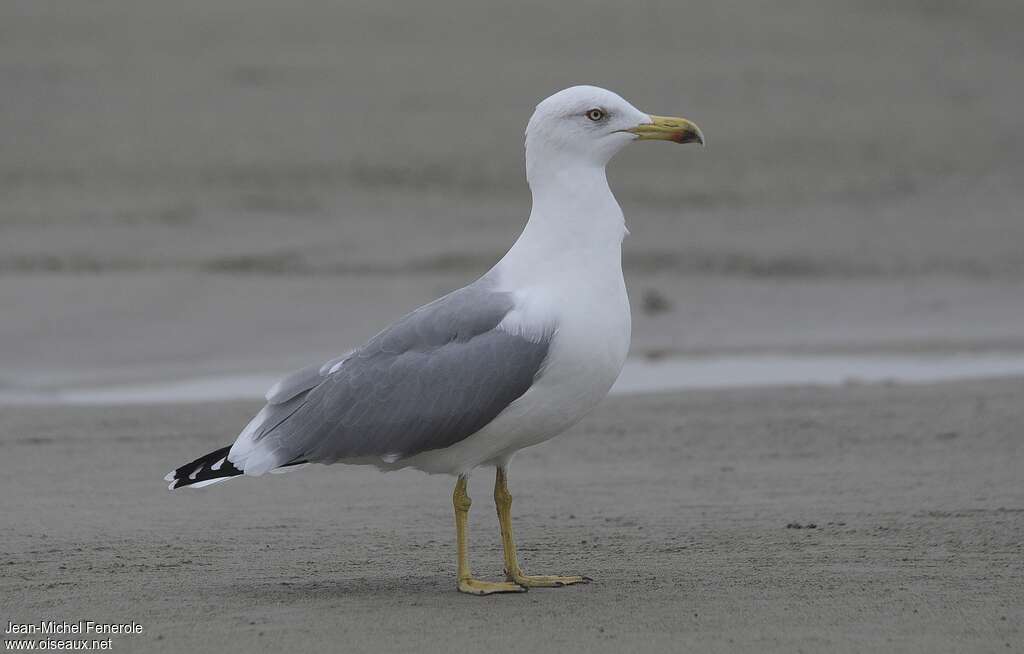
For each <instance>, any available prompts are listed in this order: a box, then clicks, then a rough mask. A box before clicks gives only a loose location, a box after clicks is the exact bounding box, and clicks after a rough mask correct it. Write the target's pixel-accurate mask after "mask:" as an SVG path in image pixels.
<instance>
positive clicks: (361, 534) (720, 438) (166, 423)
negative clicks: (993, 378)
mask: <svg viewBox="0 0 1024 654" xmlns="http://www.w3.org/2000/svg"><path fill="white" fill-rule="evenodd" d="M1022 394H1024V383H1022V382H1020V381H1005V382H978V383H958V384H940V385H933V386H920V387H886V386H872V387H848V388H841V389H830V390H823V389H776V390H771V391H731V392H695V393H688V394H686V395H652V396H642V397H630V398H611V399H609V400H608V401H606V402H605V403H604V404H603V405H602V406H601V407H600V408H599V409H598V410H597V411H596V412H595V413H593V414H592V415H591V416H589V417H588V418H586V419H585V420H584V421H583V422H582V423H581V424H580V425H578V426H577V427H576V428H574V429H573V430H572V431H571V432H569V433H567V434H566V435H564V436H562V437H560V438H558V439H555V440H554V441H551V442H549V443H547V444H545V445H542V446H540V447H538V448H534V449H531V450H526V451H524V452H522V453H521V454H520V455H519V457H518V458H517V460H516V461H515V463H514V464H513V467H512V474H511V480H512V490H513V494H514V495H515V504H514V513H515V514H516V523H515V524H516V527H517V529H518V540H519V543H520V549H521V552H522V558H523V560H524V564H525V566H526V567H527V569H528V570H533V571H537V572H542V571H543V572H566V573H577V572H584V573H586V574H589V575H591V576H592V577H594V579H595V582H594V583H593V584H591V585H589V586H585V587H570V588H563V589H551V590H534V591H531V592H529V593H527V594H524V595H518V596H501V597H489V598H477V597H469V596H464V595H460V594H458V593H457V592H455V590H454V586H453V584H454V577H453V573H454V548H453V526H452V517H451V508H450V499H449V496H450V491H451V488H450V486H451V481H450V480H449V479H448V478H446V477H428V476H426V475H423V474H421V473H416V472H401V473H392V474H386V475H385V474H382V473H378V472H375V471H371V470H368V469H363V468H351V467H337V466H336V467H321V466H316V467H313V468H308V469H305V470H303V471H298V472H295V473H293V474H289V475H283V476H273V477H267V478H262V479H240V480H234V481H232V482H229V483H228V484H225V485H222V486H217V487H212V488H210V489H206V490H205V491H193V492H181V491H179V492H175V493H169V492H167V491H166V490H165V489H164V486H163V484H162V483H161V476H162V475H163V474H164V472H166V470H167V469H169V468H170V467H172V466H174V465H177V464H179V463H181V462H182V461H184V460H187V459H189V458H192V457H193V456H194V455H197V454H198V453H202V452H205V451H207V450H209V449H212V448H213V447H214V446H217V445H220V444H221V443H223V442H226V441H227V440H228V439H229V434H231V433H233V432H234V431H236V430H237V429H238V427H239V425H241V424H242V423H243V422H244V421H245V420H246V419H247V417H248V415H249V414H250V413H251V412H252V411H253V410H254V409H255V408H256V407H255V406H254V405H252V404H227V405H194V406H181V407H154V408H146V407H133V408H130V409H124V410H120V411H117V412H112V411H110V410H109V409H45V410H43V409H29V408H25V409H16V410H8V409H5V410H4V412H3V414H2V415H0V439H2V448H3V452H4V476H3V479H2V480H0V494H2V496H3V498H4V507H5V509H4V516H3V523H4V524H3V531H2V534H0V546H2V551H3V555H2V560H0V565H2V566H3V571H4V574H3V575H2V578H0V598H2V600H0V614H2V615H3V616H4V619H12V620H16V621H17V620H20V619H23V620H39V619H41V618H47V619H58V620H60V619H67V620H78V619H110V620H124V621H128V620H136V621H137V622H139V623H141V624H143V625H144V627H145V632H144V633H143V634H142V635H138V636H121V637H116V638H115V642H114V645H115V648H116V649H117V650H118V651H132V650H146V651H180V650H181V648H182V647H183V646H185V644H186V643H188V644H189V646H190V647H194V648H196V649H198V650H200V651H229V652H236V651H237V652H244V651H253V650H256V649H266V648H271V647H272V648H274V649H280V648H297V649H298V650H299V651H309V650H321V649H323V648H324V647H331V648H334V649H336V650H338V651H345V652H381V651H412V650H415V651H425V652H450V651H475V650H484V649H486V650H487V651H495V652H503V651H537V652H548V651H567V650H568V651H603V652H621V651H680V650H690V651H693V650H698V651H785V652H793V651H866V650H874V651H878V650H900V651H915V652H938V651H948V652H963V651H974V652H982V651H1019V650H1020V648H1022V647H1024V633H1022V629H1021V625H1022V621H1024V587H1022V585H1021V583H1020V580H1021V575H1022V574H1024V564H1022V561H1024V512H1022V509H1021V507H1022V506H1024V485H1022V483H1021V474H1020V473H1021V470H1022V469H1024V452H1022V449H1021V432H1020V425H1021V424H1024V404H1022V403H1021V402H1020V398H1021V396H1022ZM490 482H491V479H490V475H489V474H487V473H486V472H485V471H483V470H481V471H479V473H478V474H477V475H476V476H475V477H474V478H473V479H472V483H471V494H472V495H473V497H474V507H473V512H472V514H471V534H472V550H471V553H472V556H473V564H474V567H475V570H476V571H477V572H478V573H479V574H480V575H481V576H494V575H497V574H498V573H499V572H500V568H501V564H500V549H499V541H498V538H497V524H496V519H495V517H494V512H493V504H492V502H491V498H490V490H491V489H490ZM12 508H13V509H14V510H13V511H12ZM794 524H799V525H801V526H802V527H803V528H801V529H797V528H787V526H788V525H794ZM812 525H813V526H812Z"/></svg>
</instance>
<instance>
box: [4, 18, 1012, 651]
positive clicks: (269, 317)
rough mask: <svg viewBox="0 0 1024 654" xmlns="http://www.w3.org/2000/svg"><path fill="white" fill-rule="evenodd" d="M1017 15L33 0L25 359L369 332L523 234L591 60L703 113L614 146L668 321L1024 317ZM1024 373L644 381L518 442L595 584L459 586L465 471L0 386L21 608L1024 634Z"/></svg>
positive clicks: (647, 296)
mask: <svg viewBox="0 0 1024 654" xmlns="http://www.w3.org/2000/svg"><path fill="white" fill-rule="evenodd" d="M1022 21H1024V4H1022V3H1019V2H1000V1H995V0H991V1H990V0H981V1H976V2H951V1H950V2H947V1H937V0H913V1H908V2H900V3H885V2H876V1H856V2H855V1H845V0H843V1H840V0H836V1H832V2H818V1H814V0H786V1H785V2H777V3H772V5H771V6H770V7H768V6H767V5H762V4H757V3H749V2H742V1H738V0H717V1H715V2H707V3H696V2H687V3H681V2H675V1H674V0H672V1H669V0H665V1H661V0H655V1H652V2H644V3H639V4H638V3H622V2H597V1H589V0H587V1H582V2H576V1H567V2H557V3H552V2H547V1H545V2H540V1H537V2H527V3H506V4H503V5H498V4H494V3H479V2H471V1H469V0H445V1H443V2H432V3H420V4H412V3H404V4H402V5H398V4H393V3H383V2H378V1H377V0H354V1H351V2H336V1H335V0H310V1H308V2H302V3H281V2H280V1H279V0H244V1H242V0H183V1H179V2H170V3H168V2H164V3H157V2H148V3H140V2H137V1H136V0H102V1H95V2H87V3H82V2H79V3H47V2H39V1H38V0H10V1H7V2H4V3H2V5H0V391H5V392H6V391H10V392H14V393H17V392H18V391H19V390H29V391H33V390H43V391H45V390H48V389H60V388H63V387H68V386H76V387H81V386H88V385H89V384H94V383H107V382H109V383H114V382H120V383H126V382H132V381H134V380H163V379H174V378H178V377H195V376H200V375H217V374H233V373H238V374H248V373H251V372H254V371H263V370H278V369H287V368H289V367H298V366H302V365H305V364H307V363H310V362H311V361H313V360H317V359H321V360H322V359H324V358H327V357H330V356H335V355H338V354H340V353H342V352H344V351H346V350H347V349H349V348H351V347H353V346H355V345H358V344H359V343H360V342H361V341H362V340H363V339H365V338H366V337H368V336H370V335H371V334H373V333H375V332H376V331H377V330H379V329H380V328H381V327H382V326H383V325H384V324H385V323H386V322H387V321H389V320H392V319H394V318H396V317H397V316H399V315H401V314H403V313H405V312H406V311H408V310H410V309H412V308H414V307H415V306H417V305H418V304H420V303H423V302H426V301H429V300H431V299H433V298H435V297H437V296H438V295H439V294H441V293H444V292H446V291H448V290H451V289H453V288H456V287H458V286H460V285H462V284H465V283H466V282H469V281H471V280H473V279H474V278H475V277H476V276H478V275H480V274H481V273H483V272H485V271H486V270H487V269H488V268H489V267H490V266H491V265H492V264H493V262H494V261H495V260H496V259H497V258H498V257H499V256H500V255H501V254H502V253H503V252H504V251H505V250H506V249H507V248H508V247H509V246H510V245H511V243H512V242H513V239H514V238H515V236H516V234H517V233H518V232H519V230H520V229H521V228H522V225H523V223H524V221H525V219H526V216H527V215H528V212H529V195H528V192H527V189H526V186H525V180H524V179H523V165H522V138H523V137H522V132H523V128H524V126H525V124H526V120H527V118H528V116H529V114H530V112H531V111H532V109H533V106H534V105H535V104H536V102H537V101H539V100H540V99H542V98H543V97H545V96H547V95H549V94H550V93H552V92H554V91H556V90H558V89H560V88H562V87H565V86H568V85H570V84H577V83H594V84H598V85H603V86H607V87H609V88H611V89H614V90H616V91H619V92H620V93H622V94H623V95H624V96H625V97H626V98H628V99H629V100H631V101H632V102H634V103H635V104H636V105H637V106H639V107H640V108H642V109H644V110H646V111H650V112H653V113H660V114H670V115H671V114H682V115H685V116H687V117H689V118H692V119H693V120H695V121H696V122H698V123H699V124H700V125H701V127H702V129H703V131H704V133H705V134H706V135H707V137H708V144H709V146H708V147H707V148H704V149H699V148H678V147H670V146H668V145H665V144H638V145H637V146H635V147H633V148H630V149H628V150H627V151H626V152H624V153H623V154H622V155H621V156H620V157H619V158H617V159H616V161H615V162H613V164H612V166H611V168H610V170H609V179H610V183H611V185H612V187H613V189H614V191H615V192H616V196H617V197H618V199H619V201H620V203H621V205H622V207H623V209H624V211H625V214H626V217H627V222H628V225H629V228H630V229H631V231H632V235H631V236H630V237H629V238H628V239H627V240H626V241H625V244H624V268H625V271H626V275H627V284H628V286H629V290H630V297H631V302H632V304H633V316H634V339H633V350H632V352H633V354H634V355H635V356H640V357H643V356H647V357H651V358H656V359H659V358H663V357H669V356H673V355H701V356H702V355H712V356H714V355H720V354H735V353H739V354H763V353H773V352H783V353H822V354H830V353H844V354H850V355H859V354H870V353H896V354H901V353H917V352H926V353H927V352H935V353H940V354H943V353H956V352H963V351H970V352H1004V351H1015V352H1020V351H1024V329H1022V325H1024V250H1022V247H1021V243H1024V220H1022V219H1021V216H1022V207H1024V186H1022V185H1021V184H1020V180H1021V179H1024V138H1022V136H1021V135H1022V134H1024V112H1021V111H1020V107H1021V105H1022V103H1024V86H1022V85H1021V84H1019V83H1015V81H1016V80H1018V78H1019V77H1020V71H1021V70H1022V68H1024V45H1022V44H1024V41H1022V40H1021V38H1020V31H1021V30H1020V25H1021V24H1022ZM645 145H646V146H648V147H643V146H645ZM1022 396H1024V382H1021V381H998V382H997V381H992V382H971V383H955V384H941V385H933V386H921V387H892V386H871V387H858V386H852V387H844V388H836V389H830V390H822V389H818V390H809V389H802V390H801V389H775V390H771V391H767V390H746V391H715V392H693V393H685V394H677V395H670V394H669V395H666V394H663V395H655V396H642V397H628V398H626V397H622V398H612V399H610V400H609V401H608V402H606V403H605V404H603V405H602V406H601V407H600V408H599V409H598V410H597V411H596V412H595V413H594V414H593V415H592V416H590V417H589V418H587V419H586V420H585V421H584V422H583V423H582V424H581V425H579V426H578V427H576V428H575V429H574V430H573V431H572V433H570V434H568V435H566V436H564V437H563V438H561V439H558V440H556V441H554V442H552V443H549V444H547V445H544V446H542V447H540V448H538V449H536V450H531V451H527V452H524V453H522V455H521V456H520V458H519V460H518V461H517V464H516V465H515V466H514V467H513V470H512V486H513V493H514V494H515V496H516V504H515V512H516V514H517V515H518V519H517V523H516V524H517V528H518V534H519V540H520V545H521V551H522V553H523V558H524V559H525V561H526V563H527V565H528V567H529V569H531V570H535V571H538V572H567V573H571V572H584V573H586V574H589V575H591V576H593V577H594V578H595V579H596V580H597V581H596V582H595V583H594V584H593V585H590V586H587V587H582V588H567V589H561V590H555V591H534V592H530V593H528V594H526V595H523V596H517V597H496V598H486V599H483V600H481V599H479V598H471V597H464V596H460V595H458V594H456V593H455V592H454V591H453V576H452V575H453V570H454V555H453V547H452V538H453V534H452V531H453V529H452V525H451V522H452V519H451V510H450V503H449V494H450V491H451V489H450V481H449V480H447V479H442V478H431V477H426V476H422V475H419V474H417V473H398V474H393V475H389V476H385V475H380V474H378V473H375V472H373V471H369V470H363V469H340V468H332V469H326V468H315V469H312V470H308V471H304V472H302V473H296V474H294V475H286V476H284V477H280V478H279V477H273V478H267V479H261V480H258V481H256V480H238V481H234V482H231V483H230V484H227V485H224V486H221V487H215V488H211V489H209V491H207V492H199V493H174V494H169V493H167V492H166V491H165V490H164V486H163V485H162V484H161V481H160V480H161V478H162V476H163V475H164V473H166V472H167V470H168V469H170V468H171V467H173V466H176V465H179V464H181V463H183V462H184V461H186V460H189V459H191V458H194V457H195V456H197V455H199V454H202V453H204V452H206V451H207V450H209V449H212V448H213V447H214V446H220V445H222V444H225V443H227V442H228V441H229V440H230V439H231V438H232V437H233V436H234V434H236V433H237V432H238V431H239V428H240V427H241V426H242V425H243V424H244V423H245V421H246V420H247V419H248V417H249V416H250V414H251V413H252V412H253V411H255V410H256V408H257V407H256V406H254V405H252V404H249V403H230V404H198V405H182V406H163V407H144V406H135V407H130V408H117V407H104V408H77V409H72V408H59V407H47V408H42V407H36V408H29V407H21V408H18V407H8V406H4V407H2V408H0V498H2V500H0V501H2V508H0V620H39V619H57V620H60V619H68V620H77V619H90V618H91V619H111V620H114V619H116V620H132V619H134V620H137V621H139V622H141V623H142V624H143V625H144V626H145V629H146V631H145V633H144V635H141V636H128V637H118V638H116V639H115V642H114V647H115V651H118V650H119V651H129V650H139V651H142V650H145V651H149V650H156V651H160V650H166V651H171V650H174V651H182V650H183V649H187V650H192V651H254V650H260V649H270V648H273V649H276V650H286V649H289V648H294V649H297V650H299V651H311V650H312V651H324V650H338V651H352V652H358V651H366V652H382V651H439V652H448V651H485V650H486V651H505V650H509V651H511V650H516V651H539V652H540V651H554V650H557V651H562V652H564V651H582V650H585V651H608V652H622V651H678V650H680V649H687V648H688V649H691V650H693V651H735V650H746V651H757V652H761V651H782V652H793V651H808V652H810V651H844V650H845V651H878V650H902V651H920V652H935V651H955V652H962V651H1008V650H1010V651H1013V650H1021V649H1024V643H1022V636H1021V624H1022V623H1024V599H1022V590H1021V588H1022V583H1021V578H1022V574H1024V570H1022V563H1021V562H1022V560H1024V551H1022V547H1024V517H1022V516H1024V513H1022V511H1024V482H1022V479H1024V474H1022V472H1021V471H1022V470H1024V460H1022V452H1021V440H1022V434H1021V425H1022V424H1024V420H1022V419H1024V403H1022V402H1021V397H1022ZM486 476H487V475H485V474H483V473H481V474H479V475H478V476H477V477H475V478H474V480H473V485H472V489H471V490H472V492H473V495H474V497H475V498H476V504H475V510H474V514H473V516H474V518H473V529H474V531H473V542H474V562H475V566H476V569H477V570H478V571H479V572H480V573H481V574H483V575H489V576H493V575H496V574H497V573H498V572H499V568H500V566H499V560H500V556H499V550H498V540H497V529H496V524H495V522H496V521H495V519H494V517H493V509H492V508H491V503H490V488H489V480H488V479H487V478H486ZM797 523H798V524H800V525H801V526H807V525H808V524H814V525H815V527H814V528H802V529H795V528H794V529H787V527H786V526H787V525H788V524H797ZM2 624H4V626H6V624H5V623H2Z"/></svg>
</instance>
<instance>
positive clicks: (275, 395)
mask: <svg viewBox="0 0 1024 654" xmlns="http://www.w3.org/2000/svg"><path fill="white" fill-rule="evenodd" d="M514 306H515V302H514V298H513V297H512V295H511V294H509V293H503V292H496V291H494V290H492V289H490V288H489V285H488V283H487V280H486V278H484V279H483V280H480V281H478V282H476V283H474V284H471V285H470V286H467V287H465V288H462V289H459V290H458V291H455V292H453V293H450V294H449V295H446V296H445V297H443V298H441V299H440V300H437V301H435V302H432V303H430V304H427V305H425V306H423V307H420V308H419V309H417V310H416V311H414V312H412V313H410V314H408V315H406V316H405V317H403V318H401V319H400V320H398V321H397V322H395V323H394V324H392V325H391V326H389V327H388V328H387V329H385V330H384V331H382V332H380V333H379V334H377V335H376V336H375V337H373V338H372V339H371V340H370V341H369V342H368V343H367V344H366V345H364V346H363V347H361V348H359V349H357V350H355V351H353V352H351V353H350V354H348V355H346V356H345V357H340V358H339V359H335V360H333V361H331V362H328V363H327V364H323V365H320V366H310V367H308V368H304V369H302V370H300V371H298V372H296V373H293V374H292V375H290V376H289V377H287V378H285V379H284V380H282V382H280V383H279V384H278V385H276V386H275V387H274V388H273V389H271V392H269V393H268V395H267V400H268V402H269V404H268V406H267V407H266V408H265V409H264V412H263V413H264V414H265V416H264V418H263V420H262V424H260V425H258V426H256V431H255V433H254V434H253V436H254V440H255V441H256V442H257V443H259V447H261V448H268V450H265V451H270V452H273V458H274V460H275V461H277V463H278V465H282V464H284V463H288V462H289V461H294V460H308V461H312V462H319V463H331V462H334V461H338V460H341V459H351V458H363V457H382V458H385V459H386V460H388V461H389V462H391V461H396V460H399V459H402V458H406V457H409V456H412V455H414V454H418V453H420V452H425V451H428V450H435V449H440V448H444V447H449V446H451V445H453V444H455V443H457V442H459V441H461V440H463V439H465V438H467V437H468V436H471V435H472V434H474V433H476V432H477V431H479V430H480V429H481V428H483V427H484V426H486V425H487V424H488V423H489V422H491V421H492V420H493V419H494V418H495V417H496V416H497V415H498V414H499V413H501V411H503V410H504V409H505V408H506V407H507V406H508V405H509V404H511V403H512V402H513V401H515V400H516V399H517V398H519V397H520V396H522V395H523V393H525V392H526V391H527V390H528V389H529V388H530V386H532V385H533V382H534V380H535V378H536V376H537V375H538V374H539V373H540V371H541V369H542V367H543V363H544V360H545V358H546V357H547V353H548V347H549V344H550V334H551V333H553V329H550V328H549V329H547V330H543V333H545V334H548V335H549V336H548V337H546V338H542V339H540V342H533V341H532V340H528V339H526V338H523V337H522V336H519V335H515V334H511V333H508V332H506V331H504V330H499V329H496V327H497V326H498V324H499V323H501V321H502V320H503V319H504V318H505V316H506V315H508V313H509V312H510V311H511V310H512V309H513V308H514ZM339 362H340V365H334V364H337V363H339ZM332 367H333V369H334V372H330V370H331V369H332Z"/></svg>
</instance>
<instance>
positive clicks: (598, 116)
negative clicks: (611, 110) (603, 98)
mask: <svg viewBox="0 0 1024 654" xmlns="http://www.w3.org/2000/svg"><path fill="white" fill-rule="evenodd" d="M604 117H605V113H604V110H602V109H591V110H590V111H588V112H587V118H589V119H590V120H592V121H594V122H595V123H596V122H597V121H599V120H602V119H603V118H604Z"/></svg>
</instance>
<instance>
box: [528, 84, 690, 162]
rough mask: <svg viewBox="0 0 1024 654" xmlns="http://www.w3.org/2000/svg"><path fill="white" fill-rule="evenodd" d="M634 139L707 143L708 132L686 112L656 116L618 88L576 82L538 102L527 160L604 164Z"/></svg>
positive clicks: (529, 126) (532, 124) (530, 125)
mask: <svg viewBox="0 0 1024 654" xmlns="http://www.w3.org/2000/svg"><path fill="white" fill-rule="evenodd" d="M633 141H672V142H674V143H700V144H701V145H703V144H704V135H703V134H701V131H700V128H699V127H697V125H696V124H694V123H693V122H691V121H689V120H687V119H686V118H672V117H667V116H654V115H651V114H647V113H644V112H642V111H640V110H639V109H637V108H636V107H634V106H633V105H631V104H630V103H628V102H626V101H625V100H624V99H623V98H622V97H621V96H620V95H618V94H617V93H612V92H611V91H608V90H606V89H602V88H598V87H596V86H573V87H570V88H567V89H563V90H561V91H559V92H558V93H555V94H554V95H552V96H551V97H549V98H547V99H546V100H544V101H543V102H541V103H540V104H539V105H537V109H536V110H535V111H534V112H533V116H532V117H531V118H530V122H529V124H528V125H527V127H526V156H527V166H528V167H529V165H530V160H531V159H533V160H536V159H538V158H544V159H556V160H559V161H560V162H561V164H562V165H565V164H567V163H569V162H570V161H578V162H579V163H583V164H596V165H600V166H603V165H604V164H606V163H608V161H609V160H610V159H611V158H612V157H613V156H615V153H617V152H618V151H619V150H621V149H622V148H623V147H625V146H626V145H627V144H628V143H631V142H633ZM567 159H568V160H569V161H567Z"/></svg>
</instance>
